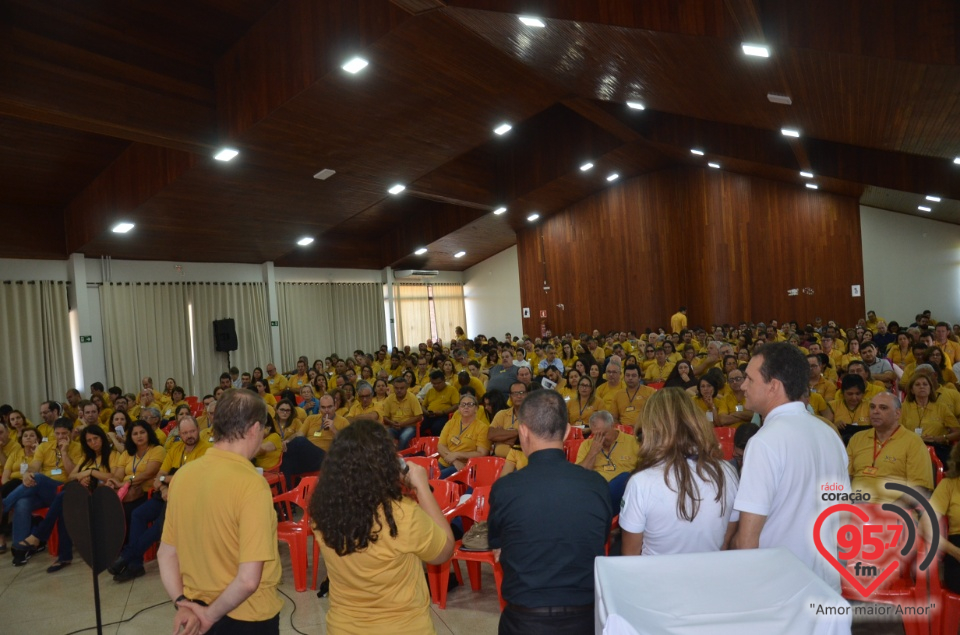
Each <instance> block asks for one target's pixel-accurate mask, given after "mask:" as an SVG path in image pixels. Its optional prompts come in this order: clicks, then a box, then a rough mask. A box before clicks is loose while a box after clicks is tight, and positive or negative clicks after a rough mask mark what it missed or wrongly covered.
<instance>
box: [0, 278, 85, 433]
mask: <svg viewBox="0 0 960 635" xmlns="http://www.w3.org/2000/svg"><path fill="white" fill-rule="evenodd" d="M0 305H2V306H3V320H0V402H3V403H9V404H10V405H11V406H13V407H14V408H16V409H18V410H21V411H23V413H24V414H25V415H26V416H27V418H28V419H30V420H31V421H33V422H34V423H36V422H37V420H38V419H39V415H38V414H37V413H38V412H39V408H40V402H41V401H45V400H47V399H56V400H57V401H60V400H62V399H63V398H64V395H65V394H66V391H67V389H68V388H72V387H73V384H74V373H73V352H72V350H71V346H70V309H69V305H68V303H67V285H66V283H65V282H54V281H48V280H41V281H37V282H4V283H2V284H0Z"/></svg>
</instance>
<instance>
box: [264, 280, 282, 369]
mask: <svg viewBox="0 0 960 635" xmlns="http://www.w3.org/2000/svg"><path fill="white" fill-rule="evenodd" d="M263 286H264V287H265V288H266V289H267V313H268V314H269V316H270V346H271V349H272V351H273V363H274V364H275V365H276V366H277V368H286V366H285V365H284V360H283V359H281V355H280V308H279V307H280V305H279V303H278V302H277V275H276V272H275V271H274V269H273V263H272V262H265V263H263Z"/></svg>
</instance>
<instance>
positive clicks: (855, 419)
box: [833, 397, 870, 427]
mask: <svg viewBox="0 0 960 635" xmlns="http://www.w3.org/2000/svg"><path fill="white" fill-rule="evenodd" d="M833 422H834V423H835V424H837V427H839V425H840V424H851V423H852V424H853V425H855V426H868V425H870V402H869V401H868V400H867V398H866V397H864V398H863V401H861V402H860V405H859V406H857V407H856V408H855V409H854V410H852V411H851V410H850V408H848V407H847V404H846V402H845V401H844V400H843V399H842V398H841V399H838V400H837V401H835V402H834V403H833Z"/></svg>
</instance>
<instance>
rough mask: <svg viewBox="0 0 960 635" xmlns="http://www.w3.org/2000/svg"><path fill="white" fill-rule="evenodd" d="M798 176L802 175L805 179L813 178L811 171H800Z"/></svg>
mask: <svg viewBox="0 0 960 635" xmlns="http://www.w3.org/2000/svg"><path fill="white" fill-rule="evenodd" d="M800 176H802V177H803V178H805V179H812V178H813V172H801V173H800Z"/></svg>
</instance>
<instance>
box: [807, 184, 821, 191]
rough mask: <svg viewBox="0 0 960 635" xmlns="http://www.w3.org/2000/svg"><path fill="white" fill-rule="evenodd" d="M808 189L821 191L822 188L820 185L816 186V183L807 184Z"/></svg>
mask: <svg viewBox="0 0 960 635" xmlns="http://www.w3.org/2000/svg"><path fill="white" fill-rule="evenodd" d="M807 189H810V190H819V189H820V186H819V185H815V184H814V183H807Z"/></svg>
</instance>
